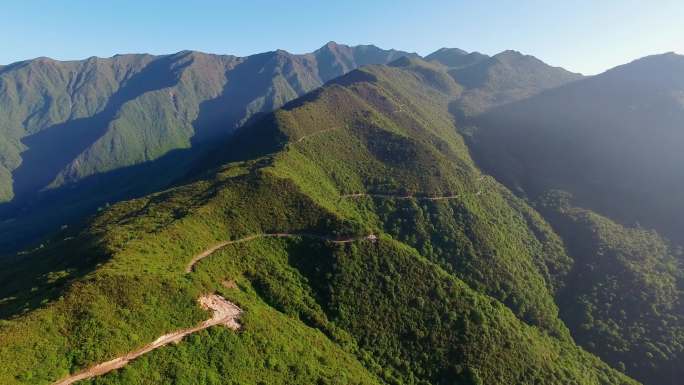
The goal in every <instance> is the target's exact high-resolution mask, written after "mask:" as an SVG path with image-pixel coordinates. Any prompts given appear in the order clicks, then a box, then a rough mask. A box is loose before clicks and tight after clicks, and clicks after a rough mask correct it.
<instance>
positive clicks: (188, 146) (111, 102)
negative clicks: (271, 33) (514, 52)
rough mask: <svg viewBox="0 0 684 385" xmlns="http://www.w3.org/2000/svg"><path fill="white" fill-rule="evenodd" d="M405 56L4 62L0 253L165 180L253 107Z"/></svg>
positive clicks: (189, 55) (337, 53)
mask: <svg viewBox="0 0 684 385" xmlns="http://www.w3.org/2000/svg"><path fill="white" fill-rule="evenodd" d="M403 55H406V53H404V52H400V51H394V50H382V49H379V48H377V47H373V46H359V47H347V46H343V45H337V44H334V43H330V44H328V45H326V46H325V47H323V48H321V49H319V50H317V51H316V52H315V53H313V54H306V55H293V54H289V53H287V52H285V51H276V52H268V53H264V54H258V55H253V56H249V57H244V58H238V57H234V56H221V55H211V54H203V53H199V52H188V51H185V52H179V53H177V54H173V55H164V56H151V55H117V56H114V57H112V58H108V59H100V58H90V59H87V60H83V61H69V62H60V61H55V60H51V59H47V58H40V59H36V60H31V61H26V62H21V63H15V64H13V65H10V66H7V67H3V69H2V71H0V254H5V253H7V252H8V251H16V250H18V249H21V248H22V247H25V246H26V245H27V244H30V243H31V242H32V241H34V240H35V239H37V238H39V237H41V236H44V235H45V234H46V233H48V232H53V231H55V230H56V229H58V228H59V227H60V226H62V225H63V224H66V223H71V222H74V221H77V220H78V219H80V218H81V217H83V216H84V215H86V214H90V213H92V212H93V211H94V210H95V209H96V208H98V207H102V206H104V205H105V204H106V203H107V202H109V203H113V202H117V201H120V200H122V199H130V198H133V197H139V196H142V195H145V194H149V193H152V192H155V191H158V190H160V189H163V188H166V187H168V186H169V185H170V184H171V183H173V182H175V181H177V180H178V179H180V178H182V177H184V176H185V175H186V173H188V171H189V170H190V169H191V168H192V165H193V164H194V162H195V161H196V159H197V158H199V157H201V155H202V154H203V153H204V152H205V151H206V147H209V146H211V145H212V143H213V142H214V141H215V140H216V139H217V138H223V137H227V136H228V134H230V133H233V132H234V131H235V129H236V128H238V127H240V126H242V125H244V124H245V123H246V122H248V121H249V120H250V119H251V118H253V117H254V116H256V115H259V114H263V113H267V112H270V111H272V110H274V109H276V108H278V107H280V106H282V105H283V104H284V103H286V102H288V101H290V100H292V99H295V98H297V97H299V96H301V95H304V94H305V93H307V92H309V91H311V90H313V89H315V88H317V87H320V86H321V85H322V84H323V83H324V82H326V81H328V80H330V79H332V78H334V77H337V76H340V75H342V74H343V73H345V72H348V71H350V70H352V69H354V68H356V67H358V66H359V65H364V64H370V63H387V62H389V61H392V60H395V59H396V58H398V57H401V56H403Z"/></svg>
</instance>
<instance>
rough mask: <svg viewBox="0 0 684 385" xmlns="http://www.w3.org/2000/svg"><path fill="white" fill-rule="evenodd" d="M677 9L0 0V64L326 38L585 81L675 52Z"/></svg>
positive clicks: (673, 1)
mask: <svg viewBox="0 0 684 385" xmlns="http://www.w3.org/2000/svg"><path fill="white" fill-rule="evenodd" d="M681 20H684V2H682V1H677V0H662V1H658V2H648V1H638V0H627V1H619V0H608V1H601V2H596V1H590V0H580V1H572V2H569V1H566V2H553V3H551V2H542V1H533V0H523V1H499V2H496V4H493V3H488V4H487V5H483V4H481V2H478V1H441V0H434V1H423V2H420V3H418V2H413V1H389V0H381V1H374V2H372V3H369V2H363V1H358V0H354V1H346V2H338V3H337V4H329V3H327V2H326V3H325V4H324V3H323V2H316V1H289V2H282V1H272V0H259V1H250V2H242V1H225V2H223V1H212V0H201V1H194V2H192V3H188V2H183V1H177V0H172V1H158V0H155V1H146V2H140V1H132V0H122V1H116V2H111V1H110V2H92V1H88V0H74V1H70V2H68V3H67V2H46V1H23V0H21V1H19V0H12V1H8V2H5V3H4V4H3V12H2V13H1V14H0V33H1V34H2V35H3V36H4V39H3V41H4V44H2V49H1V50H0V63H2V64H9V63H12V62H15V61H20V60H25V59H30V58H35V57H39V56H49V57H52V58H55V59H82V58H85V57H89V56H93V55H97V56H102V57H107V56H112V55H114V54H117V53H131V52H135V53H139V52H149V53H154V54H161V53H171V52H177V51H180V50H185V49H191V50H200V51H205V52H211V53H226V54H234V55H249V54H253V53H257V52H263V51H269V50H275V49H286V50H288V51H290V52H294V53H300V52H310V51H311V50H313V49H316V48H318V47H320V46H321V45H322V44H323V43H325V41H328V40H335V41H338V42H341V43H345V44H366V43H372V44H376V45H378V46H381V47H383V48H396V49H402V50H406V51H415V52H417V53H419V54H422V55H425V54H428V53H430V52H432V51H434V50H436V49H438V48H441V47H458V48H462V49H465V50H469V51H470V50H478V51H480V52H483V53H486V54H495V53H497V52H500V51H502V50H505V49H516V50H519V51H522V52H524V53H529V54H532V55H535V56H537V57H539V58H541V59H542V60H544V61H546V62H548V63H550V64H553V65H557V66H563V67H565V68H567V69H569V70H572V71H576V72H582V73H584V74H595V73H599V72H602V71H604V70H605V69H608V68H611V67H613V66H616V65H619V64H622V63H625V62H629V61H631V60H634V59H636V58H639V57H643V56H646V55H650V54H656V53H664V52H669V51H675V52H679V53H682V52H684V23H682V22H681Z"/></svg>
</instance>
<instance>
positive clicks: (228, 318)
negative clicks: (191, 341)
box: [53, 294, 242, 385]
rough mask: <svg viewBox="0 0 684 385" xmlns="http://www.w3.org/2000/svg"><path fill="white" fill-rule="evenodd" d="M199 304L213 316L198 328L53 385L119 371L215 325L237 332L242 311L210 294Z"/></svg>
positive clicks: (163, 337)
mask: <svg viewBox="0 0 684 385" xmlns="http://www.w3.org/2000/svg"><path fill="white" fill-rule="evenodd" d="M199 303H200V305H201V306H202V307H203V308H205V309H211V310H213V312H214V314H213V316H212V317H211V318H209V319H208V320H206V321H204V322H202V323H201V324H199V325H198V326H195V327H193V328H189V329H182V330H178V331H175V332H173V333H169V334H164V335H163V336H161V337H159V338H157V340H156V341H154V342H152V343H150V344H147V345H145V346H143V347H142V348H140V349H138V350H136V351H133V352H130V353H128V354H126V355H124V356H121V357H118V358H115V359H113V360H111V361H107V362H103V363H101V364H98V365H95V366H93V367H91V368H88V369H86V370H84V371H82V372H79V373H76V374H74V375H71V376H69V377H66V378H64V379H62V380H59V381H57V382H55V383H54V384H53V385H70V384H73V383H75V382H77V381H81V380H85V379H88V378H93V377H97V376H101V375H103V374H106V373H109V372H111V371H112V370H116V369H120V368H122V367H124V366H126V365H127V364H128V363H129V362H131V361H132V360H134V359H136V358H138V357H140V356H142V355H143V354H145V353H149V352H151V351H152V350H155V349H158V348H160V347H162V346H164V345H168V344H170V343H174V342H179V341H180V340H182V339H183V338H184V337H185V336H187V335H188V334H192V333H196V332H198V331H200V330H204V329H207V328H209V327H212V326H215V325H225V326H226V327H228V328H230V329H233V330H238V329H239V328H240V324H239V323H238V321H237V320H238V318H239V317H240V314H242V310H241V309H240V308H239V307H237V306H236V305H235V304H233V303H232V302H229V301H227V300H226V299H225V298H223V297H221V296H218V295H215V294H211V295H204V296H202V297H200V298H199Z"/></svg>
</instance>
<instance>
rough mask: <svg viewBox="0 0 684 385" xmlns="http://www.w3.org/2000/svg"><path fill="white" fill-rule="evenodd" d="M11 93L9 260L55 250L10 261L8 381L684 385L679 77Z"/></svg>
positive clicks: (169, 83) (671, 67) (156, 71)
mask: <svg viewBox="0 0 684 385" xmlns="http://www.w3.org/2000/svg"><path fill="white" fill-rule="evenodd" d="M98 61H106V63H107V64H106V65H104V64H103V63H99V64H98ZM42 62H44V64H40V63H42ZM88 62H90V64H88ZM115 62H116V63H117V64H116V65H114V64H113V63H115ZM45 63H47V64H45ZM246 63H250V64H246ZM39 64H40V65H39ZM31 66H38V67H40V68H42V70H41V71H38V70H37V69H30V68H28V67H31ZM50 66H52V69H49V70H48V69H46V68H48V67H50ZM57 67H59V70H57V69H56V68H57ZM67 68H68V69H67ZM86 68H90V69H89V70H87V69H86ZM105 68H106V69H105ZM15 71H16V72H15ZM22 71H23V72H22ZM88 71H90V72H88ZM76 73H80V74H83V73H90V74H92V75H91V76H87V75H81V76H80V77H79V76H78V75H76ZM20 74H21V75H20ZM39 74H42V75H39ZM46 74H50V75H46ZM67 74H70V75H67ZM95 74H97V75H95ZM102 74H107V76H105V75H102ZM10 75H11V76H10ZM47 78H50V79H52V80H50V81H48V80H47ZM0 79H2V80H0V91H2V92H1V93H0V98H2V99H1V100H0V106H1V107H0V108H1V109H2V111H3V114H2V115H0V116H2V117H3V118H2V119H5V118H4V117H5V116H10V117H11V118H7V119H6V121H7V122H14V123H2V124H3V125H2V126H0V127H1V128H2V129H3V130H7V132H13V133H15V135H16V136H15V137H16V139H12V138H13V137H12V136H10V135H6V136H5V135H3V138H4V139H6V140H5V141H6V142H7V143H6V144H3V146H4V147H2V148H3V149H11V148H13V147H12V145H16V146H15V147H16V148H14V150H15V153H16V154H15V155H16V156H15V158H14V161H15V163H11V162H9V161H7V160H8V159H9V160H11V159H12V156H11V151H9V150H3V152H7V154H10V155H4V154H3V158H2V159H4V160H5V161H7V163H4V164H7V165H8V166H6V170H7V173H6V175H7V177H8V178H9V180H10V182H8V183H9V184H8V185H7V186H10V187H8V188H6V189H5V191H9V192H8V193H7V194H6V197H7V198H6V200H7V203H6V206H5V208H4V210H6V211H5V213H7V214H6V215H7V218H9V219H7V220H5V223H4V224H3V226H4V228H3V237H4V239H3V242H5V243H4V245H5V246H4V247H6V250H10V249H11V248H12V247H15V248H16V247H21V246H18V245H27V244H28V243H27V242H29V239H41V241H40V245H38V244H34V245H35V246H31V247H30V248H28V249H25V250H24V251H21V252H19V253H16V254H9V255H7V256H6V257H4V258H2V259H0V282H2V285H0V362H4V363H6V364H5V365H2V366H0V382H1V383H6V384H68V383H72V382H75V381H77V380H81V379H82V381H83V382H82V383H89V384H147V383H174V384H197V383H202V384H224V383H240V384H242V383H249V384H272V383H273V384H277V383H282V384H292V383H301V384H311V383H317V384H446V383H450V384H451V383H456V384H559V385H561V384H563V385H565V384H604V385H608V384H616V385H618V384H619V385H626V384H638V383H642V384H646V385H656V384H658V385H661V384H665V385H678V384H679V381H680V380H679V379H681V378H682V377H684V371H683V369H682V368H684V365H682V364H684V306H683V303H682V299H683V297H682V290H684V266H683V265H682V263H683V262H684V255H683V252H682V246H683V245H684V242H683V241H684V240H683V239H682V238H681V231H678V229H681V228H682V227H681V225H682V223H681V215H680V212H681V211H682V210H684V201H682V199H681V196H682V195H681V192H682V191H681V189H682V186H684V178H683V177H682V176H683V175H682V172H681V170H680V168H679V167H678V165H679V164H681V160H682V159H681V152H680V151H678V144H679V143H682V142H683V140H682V139H684V138H682V136H681V135H682V128H684V127H683V125H682V123H684V99H683V97H682V95H684V60H683V58H682V56H679V55H676V54H665V55H657V56H652V57H647V58H643V59H640V60H637V61H635V62H633V63H629V64H626V65H624V66H621V67H617V68H615V69H612V70H610V71H607V72H606V73H604V74H601V75H597V76H592V77H583V76H581V75H578V74H573V73H571V72H568V71H565V70H563V69H561V68H557V67H552V66H549V65H546V64H544V63H543V62H541V61H539V60H538V59H536V58H534V57H532V56H527V55H523V54H521V53H518V52H515V51H505V52H503V53H500V54H497V55H494V56H491V57H490V56H487V55H483V54H479V53H468V52H465V51H462V50H458V49H441V50H439V51H437V52H435V53H433V54H431V55H428V56H426V57H425V58H421V57H419V56H418V55H415V54H409V53H405V52H400V51H385V50H380V49H378V48H375V47H372V46H360V47H347V46H343V45H337V44H334V43H329V44H328V45H326V46H324V47H323V48H321V49H320V50H318V51H315V52H314V53H312V54H307V55H291V54H288V53H285V52H283V51H278V52H274V53H267V54H261V55H255V56H252V57H248V58H235V57H230V56H214V55H206V54H199V53H193V52H184V53H179V54H175V55H170V56H162V57H152V56H145V55H141V56H120V57H114V58H112V59H90V60H88V61H84V62H78V63H76V62H74V63H59V62H53V61H49V60H46V59H37V60H35V61H31V62H27V63H20V64H14V65H9V66H5V67H1V68H0ZM7 79H15V80H14V82H10V81H9V80H7ZM57 79H61V80H57ZM65 79H69V80H65ZM86 79H89V80H87V81H86ZM59 81H61V83H59ZM29 84H30V85H31V86H30V87H29V86H28V85H29ZM56 84H61V85H56ZM29 89H31V90H39V91H32V92H28V91H27V90H29ZM48 89H49V90H48ZM7 90H12V91H7ZM64 90H66V91H64ZM62 92H63V93H62ZM98 94H99V95H100V96H95V95H98ZM29 95H33V96H32V97H29ZM37 95H41V96H40V97H39V96H37ZM45 95H52V96H49V97H45V98H43V97H44V96H45ZM58 95H62V96H58ZM103 95H106V96H103ZM60 97H61V98H62V99H59V98H60ZM29 99H33V102H31V103H33V104H31V103H29V102H28V100H29ZM6 100H12V101H14V102H15V103H18V104H14V105H10V103H7V102H5V101H6ZM36 100H40V102H37V101H36ZM57 100H59V101H57ZM17 101H19V102H21V103H24V104H21V103H19V102H17ZM46 101H48V102H46ZM41 103H42V104H41ZM46 103H47V105H48V106H47V107H46ZM19 105H22V106H29V105H31V106H33V107H17V106H19ZM39 105H40V106H42V107H38V106H39ZM67 106H70V107H68V108H67ZM67 110H69V111H68V113H67ZM5 112H7V113H5ZM105 123H106V124H105ZM10 127H13V128H10ZM27 127H30V129H29V128H27ZM39 127H43V128H39ZM93 127H104V128H102V130H100V131H98V132H97V133H96V132H91V131H97V129H93ZM3 132H4V131H3ZM103 138H106V139H103ZM155 138H156V139H155ZM67 139H68V140H67ZM175 140H178V141H175ZM13 141H14V142H13ZM105 143H107V144H106V145H105ZM32 148H33V150H32ZM22 151H23V152H22ZM122 152H123V153H125V154H123V153H122ZM141 154H143V155H141ZM44 165H49V166H50V168H49V169H46V168H45V167H42V166H44ZM29 166H30V167H29ZM58 166H59V167H58ZM104 186H109V187H108V188H106V189H105V188H104ZM129 197H136V198H135V199H127V198H129ZM124 198H126V199H124ZM122 199H123V200H122ZM118 200H121V201H119V202H118V203H115V201H118ZM107 201H109V202H111V204H110V205H106V207H105V206H104V205H103V204H104V202H107ZM97 206H101V208H100V210H98V211H97V213H96V214H94V215H90V216H85V214H86V213H88V212H92V211H94V208H96V207H97ZM60 211H62V212H60ZM19 217H21V219H14V218H19ZM51 218H58V219H60V220H63V219H64V218H70V220H71V222H69V226H62V227H61V228H60V227H59V226H58V225H56V223H61V222H57V221H55V220H52V221H51V220H50V219H51ZM77 220H78V221H77ZM22 223H23V225H22ZM22 226H27V227H35V228H40V229H37V230H36V231H35V232H34V233H33V234H32V235H31V236H28V235H27V236H25V237H24V238H22V237H20V236H19V235H18V234H19V233H21V231H22V230H21V229H22V228H23V227H22ZM5 229H7V230H6V231H5ZM48 233H49V235H46V234H48ZM21 234H22V236H23V235H24V233H21ZM38 237H41V238H38ZM209 295H212V296H213V297H210V296H209ZM198 301H199V302H198ZM223 301H225V302H223ZM212 311H213V312H214V313H213V316H212ZM225 319H227V320H228V321H226V322H224V321H225ZM222 323H225V325H228V326H229V327H224V326H221V324H222ZM174 336H183V337H185V338H184V339H182V340H178V341H177V343H176V344H173V345H168V344H166V343H164V341H167V340H168V341H171V340H174V338H176V337H174ZM178 338H182V337H178ZM79 383H80V382H79Z"/></svg>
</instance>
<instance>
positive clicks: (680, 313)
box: [467, 54, 684, 385]
mask: <svg viewBox="0 0 684 385" xmlns="http://www.w3.org/2000/svg"><path fill="white" fill-rule="evenodd" d="M682 90H684V58H683V57H682V56H680V55H676V54H665V55H656V56H652V57H646V58H643V59H640V60H637V61H635V62H633V63H630V64H627V65H624V66H620V67H617V68H615V69H612V70H610V71H607V72H606V73H604V74H601V75H598V76H595V77H592V78H588V79H584V80H581V81H578V82H575V83H572V84H568V85H566V86H562V87H559V88H556V89H553V90H551V91H547V92H545V93H544V94H542V95H539V96H536V97H532V98H530V99H527V100H525V101H521V102H518V103H513V104H509V105H507V106H503V107H500V108H497V109H494V110H491V111H489V112H487V113H485V114H483V115H481V116H479V117H477V118H475V119H472V120H470V121H469V122H468V123H467V124H468V125H471V129H470V130H469V131H470V132H471V134H470V135H469V136H468V142H469V145H470V148H471V149H472V150H473V154H474V157H475V158H476V159H477V160H478V164H479V165H481V166H482V167H483V168H484V169H485V170H486V171H487V172H489V173H491V174H492V175H494V176H496V178H497V179H498V180H500V181H502V183H504V184H505V185H506V186H507V187H508V188H510V189H511V190H512V191H515V192H516V194H518V195H519V196H521V197H523V198H525V199H526V200H527V201H528V202H531V203H532V204H533V205H535V206H536V208H537V209H538V210H539V211H540V212H541V213H542V214H543V215H544V217H545V219H547V220H548V221H549V222H550V223H551V224H552V225H553V228H554V230H555V231H556V232H557V233H558V234H559V235H560V236H561V237H562V239H563V243H564V244H565V247H566V249H567V253H568V255H569V256H570V258H571V259H572V261H573V263H572V264H571V266H572V269H571V271H570V272H569V273H568V274H567V275H566V276H565V278H564V277H563V276H557V277H555V278H554V281H556V282H557V283H556V286H558V287H565V288H564V289H562V290H561V291H559V292H558V294H557V297H556V298H557V301H556V302H557V303H558V305H559V308H560V310H561V312H560V314H561V318H562V319H563V321H564V322H565V324H566V325H567V326H568V328H569V329H570V331H571V334H572V336H573V338H574V339H575V341H577V343H578V344H580V345H581V346H583V347H585V348H586V349H587V350H589V351H591V352H593V353H595V354H597V355H598V356H599V357H601V358H602V359H603V360H605V361H606V362H608V363H610V364H611V365H612V366H613V367H615V368H618V369H620V370H622V371H623V372H625V373H627V374H629V375H631V376H633V377H634V378H636V379H638V380H640V381H643V382H644V383H646V384H659V385H660V384H666V385H675V384H679V383H680V382H681V380H680V379H681V378H682V377H683V376H684V372H682V367H684V365H683V364H684V334H683V333H684V308H683V307H682V303H683V302H682V301H683V300H684V297H683V295H682V294H683V293H682V290H683V288H684V285H683V283H684V279H683V278H684V266H683V265H682V263H683V261H684V259H683V257H682V245H683V243H682V242H683V241H684V238H683V237H682V234H683V233H682V231H681V230H682V228H684V220H683V218H684V215H683V214H684V204H683V202H684V201H682V194H684V174H683V172H682V167H681V164H682V161H684V158H682V151H681V143H682V141H683V140H684V136H682V129H681V128H682V121H684V109H683V108H682V104H681V101H680V100H679V96H678V95H680V94H681V92H682ZM473 127H475V129H472V128H473Z"/></svg>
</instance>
